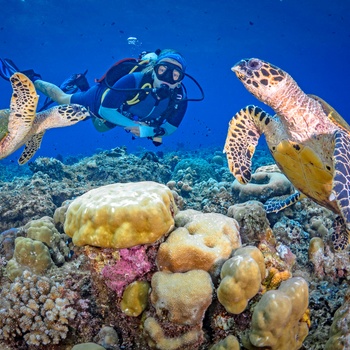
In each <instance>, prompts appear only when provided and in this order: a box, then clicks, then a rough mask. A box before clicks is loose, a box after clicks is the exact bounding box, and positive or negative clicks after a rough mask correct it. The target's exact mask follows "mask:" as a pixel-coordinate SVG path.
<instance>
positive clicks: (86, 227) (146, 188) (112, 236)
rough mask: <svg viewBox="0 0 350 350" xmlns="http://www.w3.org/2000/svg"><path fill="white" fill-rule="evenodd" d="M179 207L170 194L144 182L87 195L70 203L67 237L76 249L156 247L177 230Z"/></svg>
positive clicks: (159, 186) (109, 186)
mask: <svg viewBox="0 0 350 350" xmlns="http://www.w3.org/2000/svg"><path fill="white" fill-rule="evenodd" d="M176 212H177V207H176V204H175V201H174V197H173V194H172V192H171V190H170V189H169V188H168V187H167V186H165V185H162V184H159V183H156V182H152V181H144V182H136V183H126V184H123V183H116V184H112V185H106V186H102V187H99V188H96V189H94V190H91V191H88V192H86V193H85V194H83V195H82V196H80V197H78V198H76V199H75V200H73V202H71V204H70V205H69V207H68V210H67V213H66V220H65V223H64V231H65V233H66V234H67V235H68V236H70V237H72V238H73V243H74V244H75V245H77V246H83V245H86V244H89V245H92V246H96V247H102V248H129V247H133V246H136V245H139V244H147V243H154V242H156V241H157V240H158V239H160V238H161V237H162V236H164V235H165V234H167V233H168V232H169V231H170V230H171V229H172V228H173V227H174V216H175V214H176Z"/></svg>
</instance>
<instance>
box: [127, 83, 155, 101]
mask: <svg viewBox="0 0 350 350" xmlns="http://www.w3.org/2000/svg"><path fill="white" fill-rule="evenodd" d="M151 88H152V85H151V84H150V83H145V84H143V85H142V86H141V89H151ZM146 94H149V92H148V91H146ZM139 96H140V94H139V93H137V94H136V96H134V97H133V98H132V99H131V100H129V101H126V104H127V105H128V106H132V105H136V103H139V102H140V100H139Z"/></svg>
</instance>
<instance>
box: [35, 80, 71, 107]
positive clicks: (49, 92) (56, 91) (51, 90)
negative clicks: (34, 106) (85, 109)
mask: <svg viewBox="0 0 350 350" xmlns="http://www.w3.org/2000/svg"><path fill="white" fill-rule="evenodd" d="M34 86H35V88H36V89H37V90H38V91H40V92H42V93H43V94H44V95H45V96H47V97H49V98H51V100H52V101H55V102H56V103H58V104H66V103H70V99H71V96H72V95H70V94H66V93H65V92H63V91H62V90H61V89H60V88H59V87H58V86H57V85H55V84H52V83H49V82H47V81H43V80H36V81H35V82H34Z"/></svg>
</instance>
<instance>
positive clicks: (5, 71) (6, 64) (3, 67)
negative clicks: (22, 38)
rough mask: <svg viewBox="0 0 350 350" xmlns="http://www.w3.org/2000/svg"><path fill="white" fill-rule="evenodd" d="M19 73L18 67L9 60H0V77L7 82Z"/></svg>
mask: <svg viewBox="0 0 350 350" xmlns="http://www.w3.org/2000/svg"><path fill="white" fill-rule="evenodd" d="M16 72H19V69H18V67H17V66H16V65H15V64H14V63H13V61H12V60H10V59H9V58H4V59H2V58H0V76H1V77H2V78H3V79H5V80H7V81H9V80H10V78H11V76H12V75H13V74H14V73H16Z"/></svg>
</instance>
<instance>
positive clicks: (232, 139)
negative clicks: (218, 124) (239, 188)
mask: <svg viewBox="0 0 350 350" xmlns="http://www.w3.org/2000/svg"><path fill="white" fill-rule="evenodd" d="M263 114H265V115H266V113H265V112H264V111H263V110H262V109H261V108H259V107H256V106H253V105H250V106H247V107H245V108H242V109H241V110H240V111H239V112H238V113H236V114H235V115H234V117H233V118H232V119H231V121H230V123H229V129H228V133H227V137H226V142H225V147H224V153H226V157H227V161H228V165H229V169H230V171H231V173H232V174H233V176H234V177H235V178H236V179H237V180H238V181H239V182H240V183H241V184H246V183H248V182H249V181H250V180H251V175H252V171H251V165H252V161H251V160H252V157H253V155H254V152H255V148H256V146H257V144H258V141H259V138H260V134H261V132H260V130H259V128H258V127H257V125H256V123H255V120H256V119H257V120H259V116H262V115H263Z"/></svg>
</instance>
